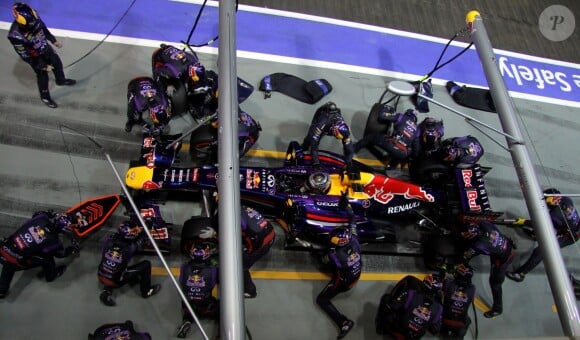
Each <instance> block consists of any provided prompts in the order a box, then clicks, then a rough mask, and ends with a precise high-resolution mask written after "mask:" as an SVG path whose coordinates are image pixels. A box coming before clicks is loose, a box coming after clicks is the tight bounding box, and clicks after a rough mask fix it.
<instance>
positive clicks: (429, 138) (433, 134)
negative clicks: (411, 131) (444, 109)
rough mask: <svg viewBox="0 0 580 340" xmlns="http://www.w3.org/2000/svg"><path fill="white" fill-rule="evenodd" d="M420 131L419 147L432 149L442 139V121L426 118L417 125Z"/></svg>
mask: <svg viewBox="0 0 580 340" xmlns="http://www.w3.org/2000/svg"><path fill="white" fill-rule="evenodd" d="M419 126H420V130H421V145H423V146H424V147H428V148H434V147H436V146H437V145H439V143H440V142H441V138H443V134H444V128H443V121H442V120H437V119H435V118H431V117H427V118H425V119H423V121H422V122H421V124H419Z"/></svg>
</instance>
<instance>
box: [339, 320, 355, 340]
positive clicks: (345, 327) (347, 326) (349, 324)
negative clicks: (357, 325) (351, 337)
mask: <svg viewBox="0 0 580 340" xmlns="http://www.w3.org/2000/svg"><path fill="white" fill-rule="evenodd" d="M353 327H354V321H352V320H346V321H345V322H343V323H342V326H341V327H340V333H338V336H337V337H336V338H337V339H342V338H344V337H345V336H346V335H347V334H348V332H350V330H351V329H352V328H353Z"/></svg>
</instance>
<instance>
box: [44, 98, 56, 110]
mask: <svg viewBox="0 0 580 340" xmlns="http://www.w3.org/2000/svg"><path fill="white" fill-rule="evenodd" d="M40 99H41V100H42V102H43V103H44V104H46V106H48V107H50V108H51V109H56V108H57V107H58V105H57V104H56V103H55V102H54V100H52V99H50V98H40Z"/></svg>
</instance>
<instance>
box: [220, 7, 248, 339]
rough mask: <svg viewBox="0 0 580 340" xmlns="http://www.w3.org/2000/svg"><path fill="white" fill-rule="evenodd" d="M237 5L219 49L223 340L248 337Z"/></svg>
mask: <svg viewBox="0 0 580 340" xmlns="http://www.w3.org/2000/svg"><path fill="white" fill-rule="evenodd" d="M236 48H237V47H236V11H235V0H221V1H220V3H219V46H218V71H219V74H218V77H219V78H218V83H219V102H218V119H219V127H218V164H219V178H218V181H217V184H218V191H219V202H218V214H219V221H220V228H219V242H220V246H219V250H220V252H219V254H220V255H219V259H220V320H221V322H220V338H222V339H228V340H229V339H231V340H239V339H242V340H243V339H244V337H245V332H244V330H245V323H244V302H243V301H244V300H243V295H242V283H243V278H242V260H241V259H242V241H241V238H242V237H241V225H240V209H241V207H240V165H239V155H238V153H239V152H238V143H239V142H238V139H239V138H238V100H237V98H238V95H237V70H236Z"/></svg>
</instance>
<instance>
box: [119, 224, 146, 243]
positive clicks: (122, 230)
mask: <svg viewBox="0 0 580 340" xmlns="http://www.w3.org/2000/svg"><path fill="white" fill-rule="evenodd" d="M142 231H143V229H142V228H141V227H140V226H139V225H137V224H136V223H135V222H133V221H124V222H123V223H121V225H119V231H118V233H119V235H121V237H122V238H123V239H125V240H134V239H136V238H137V237H138V236H139V235H140V234H141V232H142Z"/></svg>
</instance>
